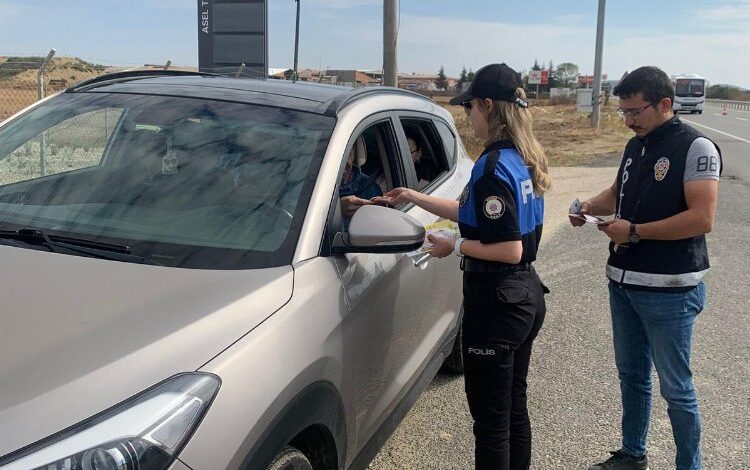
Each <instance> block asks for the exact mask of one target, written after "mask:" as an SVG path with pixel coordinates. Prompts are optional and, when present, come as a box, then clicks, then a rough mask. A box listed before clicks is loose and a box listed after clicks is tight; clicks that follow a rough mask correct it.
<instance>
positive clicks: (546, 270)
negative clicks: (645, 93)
mask: <svg viewBox="0 0 750 470" xmlns="http://www.w3.org/2000/svg"><path fill="white" fill-rule="evenodd" d="M717 112H718V111H717ZM730 113H732V114H730V116H733V115H735V116H738V117H742V116H741V115H740V114H739V113H738V112H732V111H730ZM745 114H748V113H745ZM682 117H683V118H684V120H686V121H692V122H695V123H700V124H702V125H704V126H709V127H711V128H713V129H716V130H719V131H722V132H724V133H726V134H732V135H733V136H736V137H739V138H741V139H746V140H749V141H750V126H749V125H748V124H750V122H746V121H741V120H736V119H734V120H732V118H727V116H714V115H713V113H712V112H710V111H706V112H704V114H703V115H701V116H698V115H693V116H687V115H683V116H682ZM748 119H750V116H748ZM734 121H737V122H734ZM699 128H700V129H701V130H703V131H704V132H705V133H706V134H707V135H709V136H710V137H711V138H712V139H715V140H716V141H717V142H718V143H719V145H720V146H721V148H722V151H723V156H724V160H725V170H724V174H723V178H722V182H721V184H720V197H719V208H718V212H717V218H716V223H715V226H714V231H713V232H712V233H711V234H710V235H709V236H708V243H709V250H710V256H711V262H712V269H711V271H710V273H709V275H708V277H707V279H706V283H707V285H708V303H707V307H706V309H705V310H704V311H703V312H702V313H701V314H700V315H699V317H698V321H697V324H696V329H695V333H694V345H693V372H694V381H695V384H696V388H697V390H698V398H699V402H700V406H701V413H702V421H703V442H702V450H703V463H704V468H705V469H707V470H734V469H736V470H740V469H743V470H746V469H748V468H750V321H748V314H747V310H746V308H747V307H748V305H750V289H748V286H750V271H748V270H747V263H748V260H750V257H749V256H748V255H750V209H749V208H748V201H750V168H749V164H748V159H750V143H746V142H743V141H741V140H737V139H736V138H734V137H729V136H727V135H724V134H720V133H717V132H714V131H710V130H708V129H706V128H703V127H699ZM554 170H555V172H554V173H553V176H556V181H555V184H556V186H555V190H554V192H552V193H550V194H549V195H548V197H547V202H548V204H547V217H546V218H545V240H543V243H542V246H541V248H540V253H539V261H538V262H537V263H536V265H537V270H538V271H539V273H540V275H541V276H542V278H543V280H544V281H545V283H546V284H547V285H548V286H549V287H550V289H551V290H552V293H551V294H550V295H549V296H548V298H547V300H548V313H547V318H546V321H545V324H544V327H543V329H542V332H541V333H540V336H539V338H538V340H537V341H536V343H535V349H534V356H533V358H532V365H531V371H530V377H529V407H530V413H531V420H532V426H533V428H534V438H533V439H534V441H533V446H534V448H533V464H532V468H533V469H535V470H556V469H560V470H563V469H564V470H569V469H585V468H587V466H588V465H589V464H591V463H593V462H596V461H599V460H602V459H603V458H604V457H606V456H607V451H609V450H614V449H616V448H618V447H619V446H620V442H619V439H620V438H619V435H620V434H619V421H620V405H619V403H620V401H619V384H618V380H617V372H616V369H615V366H614V359H613V351H612V343H611V341H612V333H611V324H610V317H609V309H608V299H607V290H606V281H605V278H604V264H605V261H606V239H605V238H604V237H603V236H602V235H601V234H599V233H598V232H597V231H596V229H595V228H594V227H589V226H587V227H582V228H579V229H573V228H571V227H569V226H567V225H566V222H565V219H566V217H565V212H564V211H565V209H566V208H567V204H568V202H567V201H569V200H570V199H571V195H573V194H577V195H579V196H580V197H582V198H583V197H588V196H589V195H592V194H594V193H596V192H598V190H600V189H603V187H604V184H605V182H608V181H612V179H613V178H614V176H615V173H616V169H615V168H596V169H590V168H568V169H554ZM563 170H564V171H563ZM548 228H549V230H548ZM655 380H656V382H655V384H654V390H655V394H656V396H655V398H654V409H653V412H652V417H651V427H650V431H649V441H648V446H649V452H650V457H651V468H652V470H660V469H669V468H674V463H673V462H674V444H673V441H672V435H671V428H670V425H669V420H668V417H667V412H666V405H665V403H664V400H662V399H661V398H660V397H659V396H658V390H659V388H658V380H657V379H656V378H655ZM468 468H473V437H472V434H471V419H470V416H469V413H468V408H467V406H466V400H465V396H464V393H463V379H462V378H461V377H460V376H459V377H456V376H448V375H442V374H439V375H438V376H437V377H436V378H435V380H433V382H432V384H431V385H430V387H429V388H428V389H427V390H426V391H425V393H424V394H423V395H422V396H421V397H420V399H419V401H418V402H417V404H416V405H415V407H414V408H413V409H412V411H411V412H410V413H409V415H408V416H407V417H406V418H405V419H404V421H403V422H402V424H401V426H400V427H399V429H398V430H397V431H396V433H394V435H393V436H392V437H391V439H390V440H389V441H388V442H387V444H386V445H385V447H384V448H383V449H382V450H381V452H380V454H378V456H377V457H376V458H375V459H374V461H373V462H372V464H371V465H370V469H372V470H391V469H468Z"/></svg>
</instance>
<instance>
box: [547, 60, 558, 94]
mask: <svg viewBox="0 0 750 470" xmlns="http://www.w3.org/2000/svg"><path fill="white" fill-rule="evenodd" d="M558 86H560V83H559V81H558V80H557V72H556V71H555V66H554V65H553V64H552V61H551V60H550V61H549V87H550V88H555V87H558Z"/></svg>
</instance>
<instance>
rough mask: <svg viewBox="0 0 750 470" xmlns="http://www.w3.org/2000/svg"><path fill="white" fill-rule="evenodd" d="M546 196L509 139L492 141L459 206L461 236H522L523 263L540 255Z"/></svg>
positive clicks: (501, 238) (502, 238)
mask: <svg viewBox="0 0 750 470" xmlns="http://www.w3.org/2000/svg"><path fill="white" fill-rule="evenodd" d="M543 219H544V198H543V197H541V196H538V195H537V194H535V193H534V186H533V184H532V179H531V173H530V172H529V169H528V168H527V167H526V164H525V163H524V161H523V158H522V157H521V155H520V154H519V153H518V151H517V150H516V149H515V147H514V146H513V144H512V143H511V142H508V141H500V142H495V143H493V144H491V145H489V146H488V147H487V148H486V149H485V150H484V152H483V153H482V156H481V157H479V159H478V160H477V162H476V163H475V164H474V168H473V169H472V171H471V180H470V181H469V182H468V183H467V184H466V187H465V188H464V191H463V193H462V194H461V199H460V201H459V209H458V226H459V229H460V231H461V236H462V237H464V238H468V239H471V240H479V241H480V242H482V243H496V242H503V241H512V240H521V242H522V244H523V255H522V256H521V262H522V263H526V262H528V263H530V262H532V261H534V260H535V259H536V252H537V248H538V245H539V241H540V240H541V238H542V226H543Z"/></svg>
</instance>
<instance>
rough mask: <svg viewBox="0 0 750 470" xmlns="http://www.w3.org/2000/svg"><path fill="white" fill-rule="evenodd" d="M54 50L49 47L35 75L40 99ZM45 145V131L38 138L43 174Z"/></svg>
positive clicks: (40, 164)
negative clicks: (45, 72) (45, 73)
mask: <svg viewBox="0 0 750 470" xmlns="http://www.w3.org/2000/svg"><path fill="white" fill-rule="evenodd" d="M55 52H57V51H56V50H55V49H50V50H49V53H47V57H45V58H44V60H43V61H42V65H41V66H39V72H37V75H36V81H37V85H38V87H39V88H38V90H37V91H38V94H39V99H40V100H41V99H42V98H44V94H45V93H44V71H45V70H46V69H47V66H48V65H49V63H50V61H51V60H52V57H54V56H55ZM46 146H47V133H46V132H42V135H41V137H40V139H39V175H40V176H44V174H45V173H46V172H47V163H46V157H45V147H46Z"/></svg>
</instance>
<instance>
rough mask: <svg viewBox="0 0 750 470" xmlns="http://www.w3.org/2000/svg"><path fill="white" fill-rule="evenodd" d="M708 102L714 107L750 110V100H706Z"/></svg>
mask: <svg viewBox="0 0 750 470" xmlns="http://www.w3.org/2000/svg"><path fill="white" fill-rule="evenodd" d="M706 104H707V105H708V106H711V107H712V108H723V107H724V106H726V107H727V109H736V110H739V111H750V101H731V100H706Z"/></svg>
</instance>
